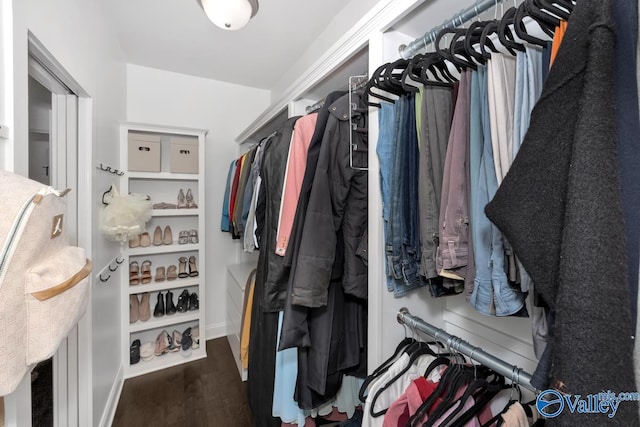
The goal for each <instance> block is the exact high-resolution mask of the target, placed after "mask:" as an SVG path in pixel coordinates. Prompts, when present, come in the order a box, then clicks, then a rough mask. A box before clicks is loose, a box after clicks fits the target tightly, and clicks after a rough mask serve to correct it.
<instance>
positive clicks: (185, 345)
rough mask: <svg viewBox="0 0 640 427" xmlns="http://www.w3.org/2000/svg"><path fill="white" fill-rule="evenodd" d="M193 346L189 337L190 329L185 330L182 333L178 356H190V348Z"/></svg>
mask: <svg viewBox="0 0 640 427" xmlns="http://www.w3.org/2000/svg"><path fill="white" fill-rule="evenodd" d="M192 346H193V338H192V337H191V328H190V327H189V328H187V329H185V330H184V332H183V333H182V343H181V346H180V354H181V355H182V356H184V357H189V356H191V347H192Z"/></svg>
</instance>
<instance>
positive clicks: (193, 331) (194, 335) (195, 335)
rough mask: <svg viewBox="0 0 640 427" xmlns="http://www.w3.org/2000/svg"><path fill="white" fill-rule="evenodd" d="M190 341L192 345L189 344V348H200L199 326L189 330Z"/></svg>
mask: <svg viewBox="0 0 640 427" xmlns="http://www.w3.org/2000/svg"><path fill="white" fill-rule="evenodd" d="M191 339H193V344H191V348H193V349H194V350H197V349H198V348H200V326H194V327H193V328H191Z"/></svg>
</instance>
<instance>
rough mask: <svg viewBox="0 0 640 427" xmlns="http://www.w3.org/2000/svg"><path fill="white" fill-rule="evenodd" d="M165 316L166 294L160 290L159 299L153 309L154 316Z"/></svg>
mask: <svg viewBox="0 0 640 427" xmlns="http://www.w3.org/2000/svg"><path fill="white" fill-rule="evenodd" d="M162 316H164V295H162V292H158V301H157V302H156V308H154V309H153V317H162Z"/></svg>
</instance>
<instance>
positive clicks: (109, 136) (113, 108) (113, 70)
mask: <svg viewBox="0 0 640 427" xmlns="http://www.w3.org/2000/svg"><path fill="white" fill-rule="evenodd" d="M9 3H10V2H9ZM106 6H107V3H105V2H103V1H100V0H56V1H55V2H53V1H51V0H15V1H13V30H14V31H13V33H12V35H13V43H12V45H11V47H12V48H13V56H12V59H13V65H12V70H11V71H12V72H13V83H14V84H13V91H14V94H13V95H14V103H13V105H12V110H13V111H8V112H6V113H5V114H6V115H7V116H8V117H12V116H13V117H14V120H13V123H12V125H13V128H14V131H15V143H14V144H13V145H12V147H11V149H12V150H13V152H14V153H13V161H10V164H11V167H12V168H13V169H14V170H15V171H16V172H18V173H20V174H26V173H27V169H28V153H27V143H26V142H27V137H28V125H27V123H28V119H27V117H28V106H27V87H28V84H27V76H28V68H27V49H28V48H27V36H28V32H29V31H31V32H32V33H33V34H34V35H35V36H36V37H37V38H38V39H39V40H40V42H41V43H42V44H43V45H44V47H45V48H46V49H47V50H48V51H49V52H50V53H51V54H52V55H53V56H54V57H55V58H56V60H57V61H58V62H59V63H60V64H61V65H62V66H63V67H64V69H65V70H66V71H67V72H68V73H69V74H70V75H71V76H72V77H73V79H74V80H75V81H76V82H78V83H79V84H80V86H81V87H82V89H84V90H85V91H86V92H87V93H88V95H89V97H90V99H91V103H92V112H93V113H92V119H93V121H92V125H91V129H89V130H88V132H87V134H88V135H87V137H86V138H84V143H83V145H82V146H81V147H79V150H80V156H85V157H84V158H83V157H81V158H80V160H79V162H80V164H81V168H82V170H84V171H85V174H84V175H80V178H79V179H80V181H81V182H80V188H79V189H76V190H77V191H78V192H79V194H78V199H79V206H80V209H81V210H80V220H82V219H83V216H84V217H86V222H87V225H86V228H87V229H89V227H90V229H91V230H92V231H91V233H92V236H87V238H86V239H85V240H84V241H83V246H85V247H86V248H87V249H89V250H90V253H91V258H92V260H93V263H94V266H95V268H96V271H99V269H101V268H102V267H103V266H104V265H106V264H107V263H108V262H109V261H110V260H111V259H113V258H114V257H115V256H116V254H117V253H118V251H119V247H118V246H117V245H114V244H112V243H109V242H105V241H104V239H103V238H102V236H101V235H99V234H98V232H97V231H96V230H97V212H98V206H99V202H98V200H99V198H100V196H101V195H102V192H103V191H104V189H105V187H108V185H109V184H110V183H111V182H112V176H111V175H108V174H104V173H102V172H100V173H98V172H97V171H96V169H95V167H94V166H95V165H96V161H101V162H104V163H106V164H110V165H117V162H118V159H119V150H118V147H119V144H118V122H119V121H120V120H123V119H124V118H125V114H126V102H125V95H126V92H125V80H126V77H125V73H126V68H125V64H124V60H123V55H122V51H121V49H120V45H119V41H118V37H117V34H116V32H115V30H114V28H115V27H114V25H113V24H112V19H111V17H110V15H109V13H110V12H109V10H107V7H106ZM7 71H8V69H6V68H5V69H3V72H7ZM89 224H91V226H89ZM119 292H120V284H119V282H118V280H117V278H115V277H114V278H112V279H111V281H110V282H108V284H96V283H93V284H92V307H91V308H90V310H89V316H91V315H92V317H93V318H92V319H91V317H88V318H85V321H87V322H88V321H89V320H92V325H88V326H93V327H87V328H83V329H81V340H83V339H84V340H85V342H84V344H85V345H83V343H82V342H81V344H80V345H81V348H80V355H81V359H82V360H81V372H80V381H81V389H80V394H81V396H80V399H81V401H80V404H81V408H80V412H81V414H91V413H92V414H93V419H81V420H80V425H98V424H99V420H100V419H101V417H102V415H103V412H104V410H105V407H106V405H107V400H108V399H109V397H110V393H111V392H112V388H113V385H114V381H115V379H116V375H117V373H118V370H119V369H120V362H121V361H120V354H121V352H120V339H119V333H120V326H119V321H120V320H119V319H120V315H119ZM91 339H93V344H92V345H91V344H89V342H90V341H91ZM86 355H93V359H92V360H91V359H86V358H85V356H86ZM84 370H86V372H85V371H84ZM90 380H92V384H88V385H87V383H84V382H85V381H90Z"/></svg>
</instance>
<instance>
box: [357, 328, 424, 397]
mask: <svg viewBox="0 0 640 427" xmlns="http://www.w3.org/2000/svg"><path fill="white" fill-rule="evenodd" d="M414 341H415V339H414V338H413V337H407V336H406V334H405V337H404V338H403V339H402V341H400V342H399V343H398V345H397V347H396V349H395V351H394V352H393V354H392V355H391V357H389V358H388V359H387V360H385V361H384V362H382V363H381V364H380V366H378V367H377V368H376V369H375V370H374V371H373V372H372V373H371V375H368V376H367V378H365V380H364V383H362V386H361V387H360V391H359V392H358V397H359V398H360V401H362V402H364V401H365V400H366V391H367V389H368V388H369V386H370V385H371V383H372V382H373V381H374V380H375V379H376V378H378V377H380V376H381V375H382V374H384V373H385V372H387V371H388V370H389V367H390V366H391V365H393V362H395V361H396V360H397V359H398V356H400V354H401V353H402V352H403V351H404V350H405V349H406V348H407V347H408V346H409V345H410V344H411V343H413V342H414Z"/></svg>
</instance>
